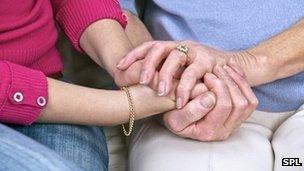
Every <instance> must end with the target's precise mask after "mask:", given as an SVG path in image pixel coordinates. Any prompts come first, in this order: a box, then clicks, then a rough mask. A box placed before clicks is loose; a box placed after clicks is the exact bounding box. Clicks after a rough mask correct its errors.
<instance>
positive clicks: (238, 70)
mask: <svg viewBox="0 0 304 171" xmlns="http://www.w3.org/2000/svg"><path fill="white" fill-rule="evenodd" d="M228 65H229V66H230V67H232V68H233V70H234V71H235V72H236V73H238V74H239V75H241V76H242V77H246V75H245V73H244V71H243V70H242V69H241V68H240V67H239V66H238V64H237V62H236V60H235V59H234V58H230V59H229V61H228Z"/></svg>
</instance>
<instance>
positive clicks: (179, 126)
mask: <svg viewBox="0 0 304 171" xmlns="http://www.w3.org/2000/svg"><path fill="white" fill-rule="evenodd" d="M181 46H182V47H183V48H186V49H184V50H186V51H181V49H179V48H177V47H181ZM235 55H236V54H235V53H233V52H225V51H221V50H217V49H214V48H211V47H208V46H205V45H202V44H199V43H196V42H192V41H183V42H181V41H150V42H146V43H143V44H142V45H140V46H138V47H136V48H135V49H133V50H132V51H131V52H130V53H128V54H127V55H126V56H125V57H124V58H123V59H122V60H121V61H120V62H119V63H118V65H117V68H118V69H119V70H121V73H122V74H127V75H128V76H121V77H117V78H118V79H116V80H115V81H116V83H118V84H119V85H132V84H137V83H138V82H139V83H140V84H143V85H147V86H149V87H151V88H152V89H154V90H155V91H157V94H158V95H159V96H168V97H170V98H172V100H174V101H175V102H176V109H175V110H172V111H169V112H167V113H165V114H164V115H163V121H164V124H165V125H166V127H167V128H168V129H169V130H171V131H172V132H173V133H175V134H177V135H179V136H181V137H186V138H191V139H195V140H199V141H220V140H225V139H227V138H228V137H229V136H230V135H231V134H232V133H233V132H234V130H236V128H238V127H239V126H240V125H241V124H242V123H243V122H244V121H245V120H246V119H247V118H248V117H249V116H250V114H251V113H252V112H253V111H254V110H255V108H256V106H257V103H258V100H257V98H256V97H255V95H254V93H253V91H252V90H251V87H250V85H249V83H248V81H247V80H246V78H245V74H244V72H243V70H242V69H241V68H240V67H239V66H238V63H237V62H236V59H235Z"/></svg>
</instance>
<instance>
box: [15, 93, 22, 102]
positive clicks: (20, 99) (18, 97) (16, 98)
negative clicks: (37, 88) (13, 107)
mask: <svg viewBox="0 0 304 171" xmlns="http://www.w3.org/2000/svg"><path fill="white" fill-rule="evenodd" d="M13 99H14V101H15V102H17V103H20V102H22V101H23V94H22V93H21V92H16V93H15V94H14V95H13Z"/></svg>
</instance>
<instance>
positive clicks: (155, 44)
mask: <svg viewBox="0 0 304 171" xmlns="http://www.w3.org/2000/svg"><path fill="white" fill-rule="evenodd" d="M153 48H155V49H159V50H160V49H164V48H165V46H164V45H163V43H162V42H160V41H158V42H155V43H154V45H153Z"/></svg>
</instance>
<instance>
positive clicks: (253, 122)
mask: <svg viewBox="0 0 304 171" xmlns="http://www.w3.org/2000/svg"><path fill="white" fill-rule="evenodd" d="M291 115H293V116H292V117H290V116H291ZM303 115H304V112H303V111H302V112H301V111H300V112H297V113H295V114H294V112H286V113H266V112H260V111H256V112H254V113H253V114H252V116H251V117H250V118H249V119H248V120H247V122H246V123H244V124H243V125H242V126H241V127H240V128H239V129H238V130H237V131H236V132H235V133H234V134H233V135H232V136H231V137H230V138H229V139H227V140H226V141H221V142H197V141H193V140H189V139H183V138H180V137H177V136H175V135H173V134H172V133H170V132H169V131H168V130H167V129H166V128H165V127H163V126H161V125H160V124H159V123H158V122H157V121H156V120H154V119H150V120H145V121H142V122H141V123H139V124H138V126H137V128H136V132H135V134H134V136H133V137H132V140H131V146H130V159H129V161H130V165H129V169H130V170H132V171H139V170H145V171H149V170H151V171H156V170H157V171H159V170H166V171H171V170H172V171H173V170H174V171H176V170H193V171H195V170H199V171H201V170H214V171H217V170H218V171H223V170H252V171H256V170H259V171H263V170H265V171H270V170H273V168H275V169H276V170H280V169H286V168H284V167H281V161H282V158H283V157H303V156H304V148H303V147H304V139H303V138H301V135H302V134H303V133H304V127H303V125H304V116H303ZM289 117H290V118H289ZM290 131H292V132H293V133H292V134H291V133H290ZM290 169H292V170H296V169H300V170H301V169H302V170H303V168H301V167H290Z"/></svg>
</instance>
